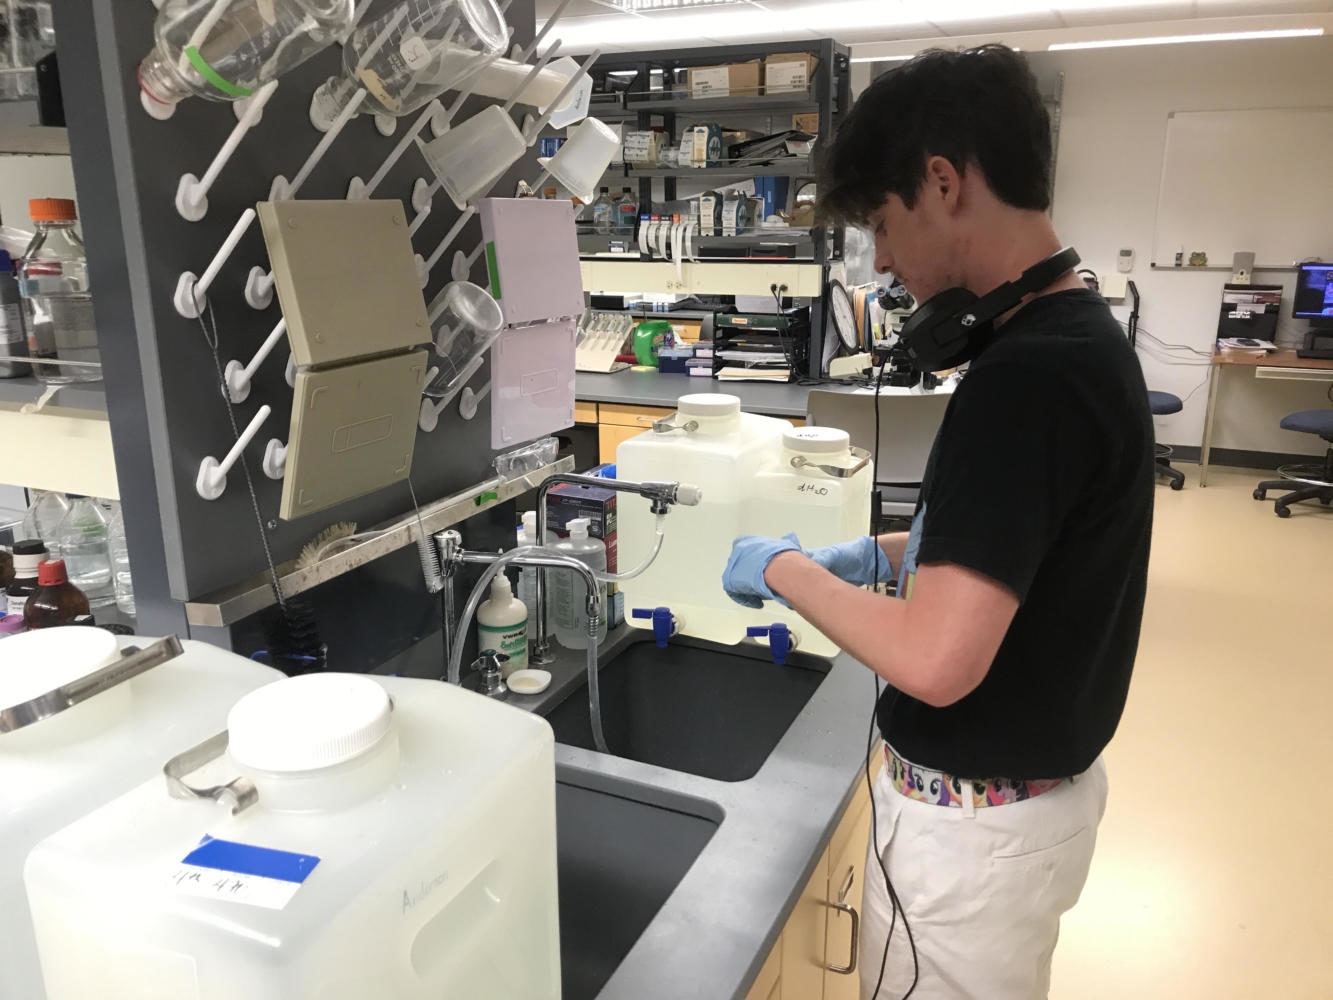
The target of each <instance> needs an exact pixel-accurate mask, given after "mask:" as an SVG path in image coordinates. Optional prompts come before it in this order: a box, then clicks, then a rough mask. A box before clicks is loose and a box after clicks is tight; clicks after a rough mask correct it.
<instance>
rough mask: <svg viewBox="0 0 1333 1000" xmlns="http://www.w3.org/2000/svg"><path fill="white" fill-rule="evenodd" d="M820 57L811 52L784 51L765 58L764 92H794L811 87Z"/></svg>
mask: <svg viewBox="0 0 1333 1000" xmlns="http://www.w3.org/2000/svg"><path fill="white" fill-rule="evenodd" d="M818 65H819V58H818V57H817V56H812V55H811V54H810V53H809V52H783V53H779V54H776V55H771V56H769V57H768V58H767V59H765V60H764V93H765V94H793V93H797V92H800V91H806V90H809V89H810V84H811V83H812V82H813V81H814V78H815V68H816V67H817V66H818Z"/></svg>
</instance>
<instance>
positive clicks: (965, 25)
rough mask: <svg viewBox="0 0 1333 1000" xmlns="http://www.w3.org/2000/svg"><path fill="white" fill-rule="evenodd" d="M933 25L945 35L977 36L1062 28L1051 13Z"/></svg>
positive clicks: (938, 21)
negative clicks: (997, 32)
mask: <svg viewBox="0 0 1333 1000" xmlns="http://www.w3.org/2000/svg"><path fill="white" fill-rule="evenodd" d="M934 23H935V24H936V25H937V26H938V27H939V30H940V31H941V32H943V33H944V34H946V35H951V36H958V35H979V34H985V33H986V32H990V31H1038V30H1040V29H1043V28H1060V27H1063V25H1062V23H1061V21H1060V18H1059V17H1058V16H1057V15H1056V14H1054V13H1052V12H1051V11H1042V12H1032V13H1024V14H1010V15H1008V16H1006V17H976V18H971V17H970V18H967V19H965V20H949V19H947V18H945V17H936V18H934Z"/></svg>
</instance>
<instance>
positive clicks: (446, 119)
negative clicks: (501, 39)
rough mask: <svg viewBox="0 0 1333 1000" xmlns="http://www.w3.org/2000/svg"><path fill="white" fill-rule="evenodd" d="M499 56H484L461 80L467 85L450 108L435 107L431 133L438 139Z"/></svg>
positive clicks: (510, 30)
mask: <svg viewBox="0 0 1333 1000" xmlns="http://www.w3.org/2000/svg"><path fill="white" fill-rule="evenodd" d="M513 30H514V29H512V28H510V29H509V34H513ZM499 58H500V56H499V53H495V52H493V53H491V54H490V55H488V56H486V57H485V58H483V59H482V60H481V61H480V62H478V63H477V65H476V66H474V67H473V68H472V70H471V71H469V73H468V75H467V76H466V77H465V78H464V79H463V80H462V81H460V82H462V83H465V84H466V86H463V87H461V88H459V90H458V93H457V94H455V95H454V102H453V103H452V104H450V105H449V107H448V108H445V107H444V106H443V105H441V106H440V107H438V108H436V109H435V111H434V113H433V114H432V115H431V119H430V133H431V135H433V136H434V137H435V138H437V139H438V138H439V137H440V136H442V135H444V133H446V132H448V131H449V126H450V125H452V124H453V121H454V117H455V116H456V115H457V114H458V112H459V110H460V109H461V108H462V107H463V103H464V102H465V101H466V100H467V99H468V98H469V97H471V96H472V94H473V92H474V91H475V90H476V89H477V84H478V83H479V82H480V81H481V75H482V73H484V72H486V70H487V68H489V67H490V65H491V63H493V62H495V61H496V60H497V59H499Z"/></svg>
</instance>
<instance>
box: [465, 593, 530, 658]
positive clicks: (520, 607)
mask: <svg viewBox="0 0 1333 1000" xmlns="http://www.w3.org/2000/svg"><path fill="white" fill-rule="evenodd" d="M477 649H478V650H479V651H480V650H487V649H493V650H495V651H496V652H497V653H504V655H505V656H507V657H509V659H508V660H507V661H505V664H504V666H503V667H502V669H501V673H503V674H504V676H505V677H508V676H509V675H510V674H512V673H513V672H514V671H515V670H523V669H525V668H526V667H527V665H528V606H527V605H526V604H524V603H523V602H522V601H520V600H519V599H518V598H517V597H515V596H514V592H513V591H512V590H511V589H510V587H509V577H507V576H505V575H504V573H503V572H499V573H496V574H495V577H494V579H492V580H491V596H490V597H489V598H487V599H486V600H484V601H482V602H481V607H479V608H477Z"/></svg>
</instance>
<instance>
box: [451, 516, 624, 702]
mask: <svg viewBox="0 0 1333 1000" xmlns="http://www.w3.org/2000/svg"><path fill="white" fill-rule="evenodd" d="M435 542H436V544H437V545H438V546H439V552H440V564H441V569H442V570H443V576H444V591H443V594H444V624H443V630H444V652H445V658H446V661H447V663H448V669H447V671H446V673H445V680H447V681H448V682H449V683H450V684H457V683H458V682H459V678H460V675H461V673H462V666H463V641H462V637H463V636H465V635H466V634H467V628H468V625H470V624H471V622H472V618H473V616H474V615H476V613H477V608H478V607H479V606H480V605H481V601H482V597H483V595H484V594H485V593H487V591H488V588H489V587H490V583H491V580H492V579H493V578H494V577H495V574H496V573H499V572H502V571H503V570H504V568H505V567H506V566H511V565H513V566H534V567H539V568H546V567H552V566H554V567H557V568H565V569H571V570H573V571H574V572H575V573H577V574H579V575H580V576H581V577H583V583H584V586H585V587H586V588H587V594H588V602H587V609H586V610H587V614H588V631H589V634H590V635H592V636H594V637H595V636H596V635H597V632H598V630H599V627H600V625H601V620H602V613H603V608H602V586H601V583H600V581H599V580H598V579H597V576H596V574H595V573H594V572H593V570H592V567H590V566H589V565H588V564H587V563H585V562H581V561H580V560H578V559H575V558H574V557H573V556H566V555H557V554H552V555H547V554H544V553H537V552H534V551H533V549H534V548H535V546H530V545H529V546H524V547H522V548H518V549H510V550H509V551H508V552H474V551H471V550H469V549H465V548H463V538H462V536H461V535H460V534H459V533H458V532H457V531H454V530H452V529H450V530H448V531H441V532H439V533H438V534H437V535H435ZM464 563H483V564H486V569H485V571H483V572H482V574H481V579H480V580H478V581H477V584H476V586H474V587H473V588H472V593H471V594H470V595H469V597H468V600H467V603H466V604H465V605H464V606H463V612H462V614H461V615H459V616H457V617H455V614H454V603H455V601H454V596H455V595H454V577H455V576H456V575H457V573H458V569H459V567H460V566H462V565H463V564H464ZM595 645H596V642H595V638H594V647H595Z"/></svg>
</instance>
